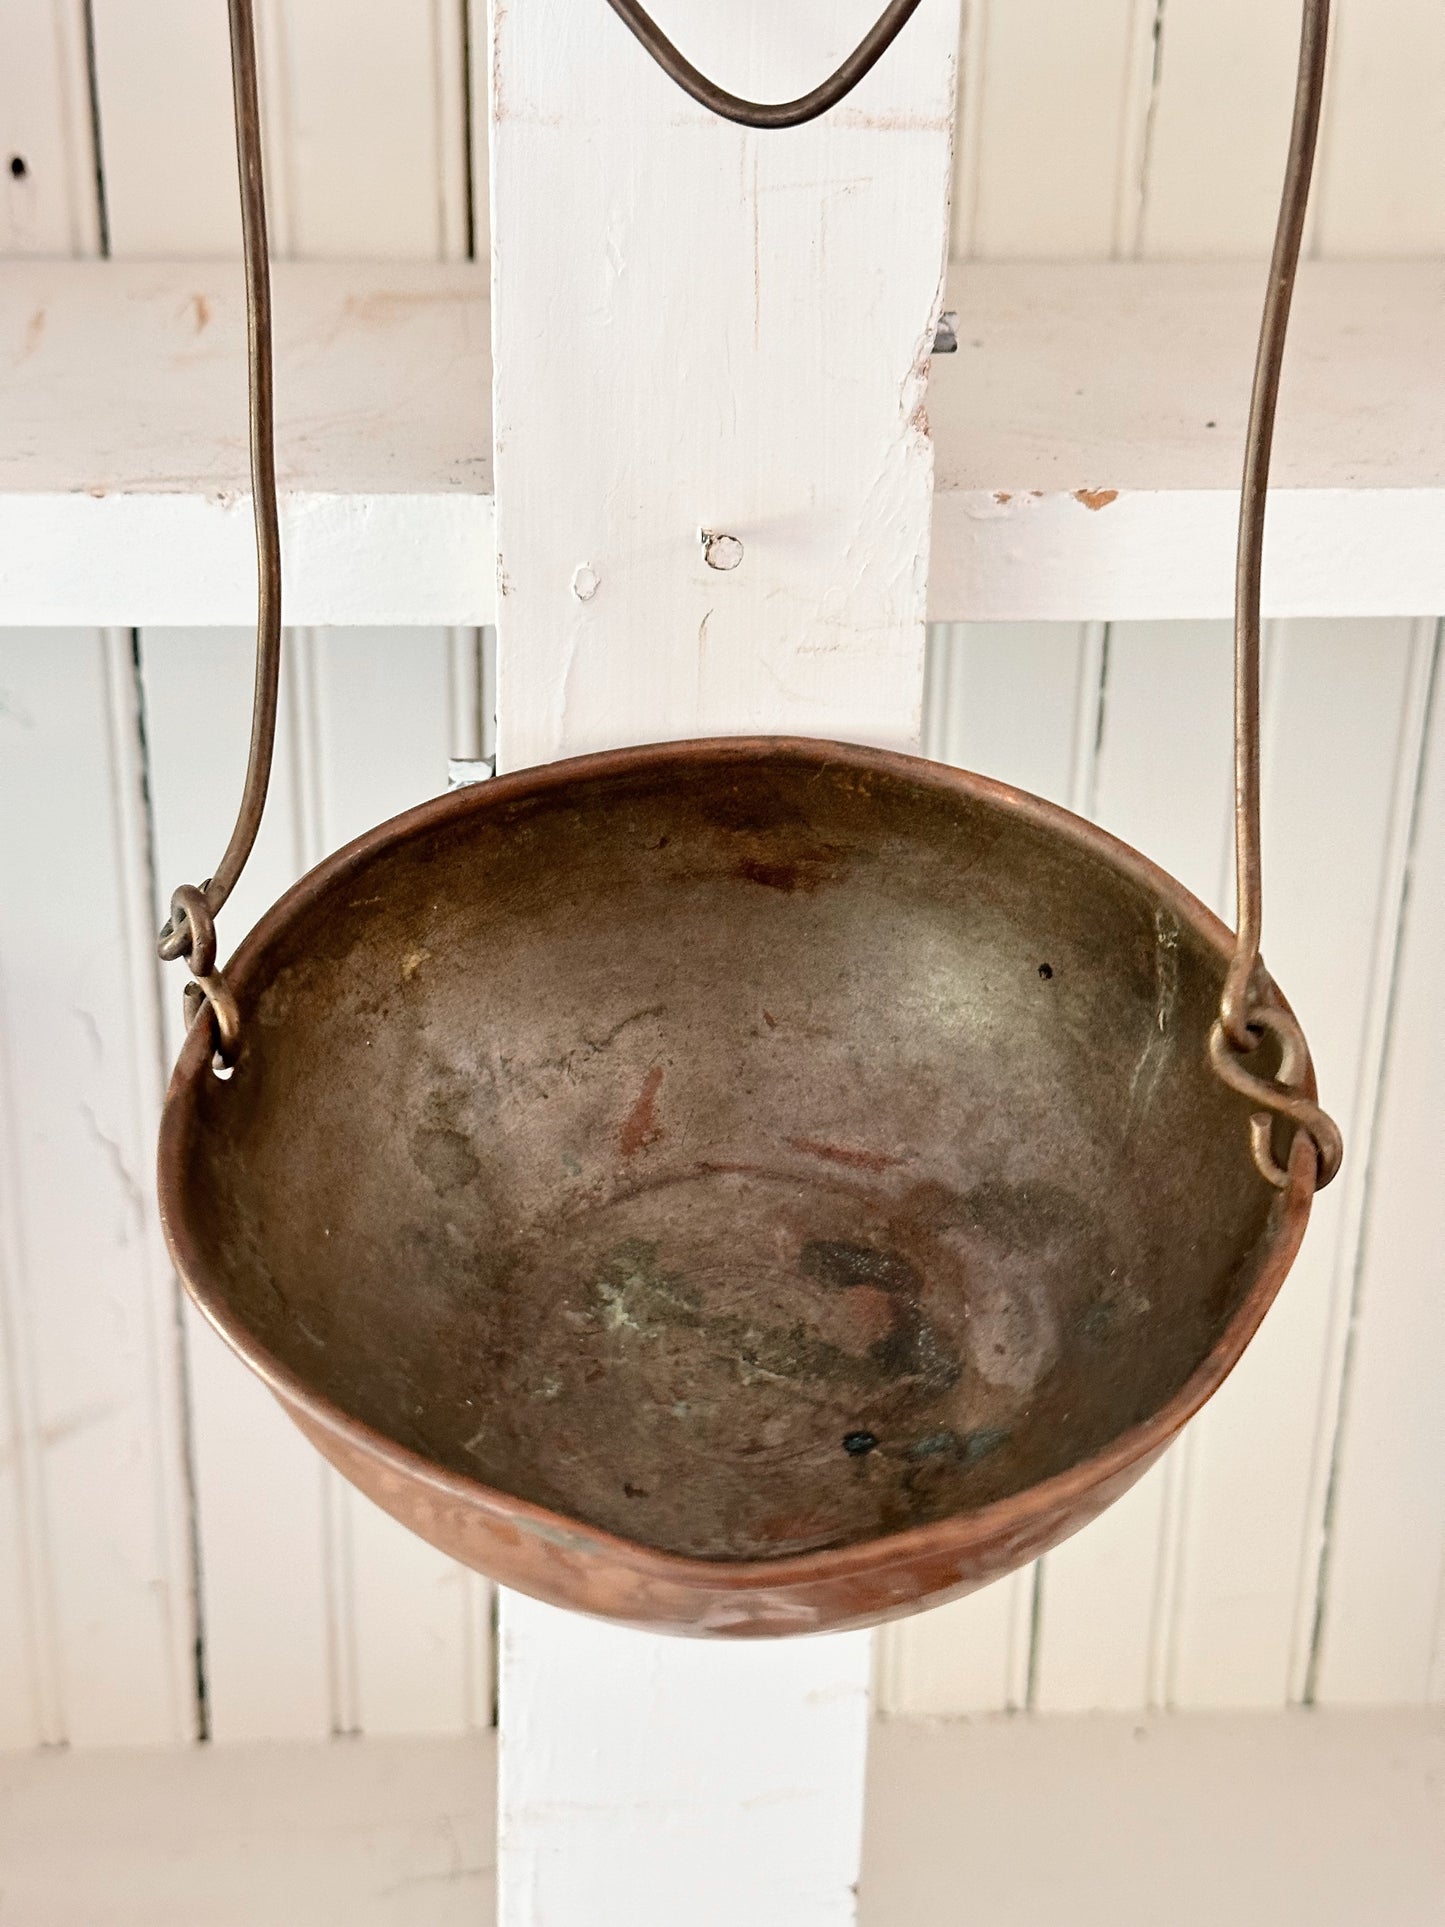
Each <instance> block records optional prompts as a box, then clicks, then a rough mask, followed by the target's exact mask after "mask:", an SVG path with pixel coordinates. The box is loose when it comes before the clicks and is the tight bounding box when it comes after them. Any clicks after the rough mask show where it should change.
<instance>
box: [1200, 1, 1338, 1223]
mask: <svg viewBox="0 0 1445 1927" xmlns="http://www.w3.org/2000/svg"><path fill="white" fill-rule="evenodd" d="M1329 17H1330V5H1329V0H1304V10H1303V17H1302V20H1301V23H1300V49H1299V76H1298V79H1297V81H1296V84H1295V99H1294V119H1293V123H1292V125H1291V128H1290V138H1289V159H1288V162H1287V164H1286V167H1285V177H1284V188H1283V190H1282V192H1281V195H1280V205H1279V222H1278V225H1277V226H1276V228H1275V236H1274V251H1273V254H1272V256H1271V258H1270V264H1269V285H1268V289H1267V291H1266V294H1265V300H1264V313H1263V315H1262V317H1261V319H1260V326H1259V347H1258V351H1257V353H1256V356H1255V364H1254V386H1253V389H1252V390H1251V393H1250V398H1249V428H1248V432H1247V434H1246V437H1245V451H1244V481H1243V486H1242V487H1241V490H1240V497H1239V545H1238V550H1237V553H1236V557H1235V573H1234V854H1235V875H1236V880H1237V886H1238V887H1237V898H1238V903H1239V925H1238V932H1237V935H1236V937H1235V941H1234V955H1233V957H1232V958H1231V960H1230V964H1229V970H1228V974H1227V975H1226V977H1225V980H1224V991H1223V994H1222V996H1221V998H1220V1002H1219V1020H1218V1022H1217V1023H1216V1024H1215V1025H1214V1027H1213V1029H1212V1030H1211V1032H1210V1034H1209V1061H1210V1064H1211V1065H1212V1066H1213V1068H1214V1071H1215V1073H1216V1075H1217V1076H1218V1077H1219V1078H1220V1079H1221V1080H1222V1081H1223V1082H1224V1083H1225V1084H1227V1085H1228V1086H1229V1088H1230V1089H1231V1090H1234V1091H1238V1092H1239V1093H1240V1094H1241V1095H1242V1096H1244V1097H1247V1098H1249V1099H1251V1100H1252V1101H1253V1102H1254V1103H1256V1104H1257V1105H1259V1107H1260V1108H1259V1110H1258V1111H1256V1113H1255V1114H1254V1116H1253V1118H1252V1119H1251V1122H1250V1149H1251V1151H1252V1152H1253V1155H1254V1161H1255V1163H1256V1165H1258V1167H1259V1170H1260V1172H1261V1174H1262V1175H1263V1176H1264V1177H1266V1178H1267V1179H1268V1180H1269V1182H1270V1183H1271V1184H1273V1185H1278V1186H1279V1187H1280V1188H1281V1189H1283V1188H1284V1187H1285V1186H1287V1185H1288V1183H1289V1181H1290V1179H1289V1173H1288V1172H1287V1171H1286V1170H1284V1169H1283V1168H1282V1167H1281V1165H1280V1164H1279V1162H1278V1160H1277V1159H1276V1158H1275V1156H1274V1151H1273V1148H1272V1139H1273V1124H1274V1119H1275V1118H1285V1119H1288V1120H1290V1121H1292V1122H1293V1123H1294V1124H1295V1125H1296V1127H1297V1131H1296V1136H1298V1132H1299V1131H1303V1132H1305V1133H1306V1135H1307V1136H1308V1137H1309V1138H1310V1139H1311V1140H1312V1141H1313V1144H1314V1148H1315V1163H1316V1168H1317V1176H1316V1180H1315V1183H1316V1189H1320V1188H1322V1187H1323V1186H1325V1185H1327V1184H1328V1183H1329V1182H1330V1180H1331V1178H1333V1177H1334V1175H1335V1173H1336V1172H1337V1171H1338V1170H1339V1168H1340V1160H1341V1158H1342V1156H1343V1152H1344V1147H1343V1141H1342V1139H1341V1137H1340V1133H1339V1129H1338V1127H1337V1126H1336V1125H1335V1123H1334V1121H1333V1119H1331V1118H1330V1117H1328V1116H1327V1115H1326V1114H1325V1112H1324V1111H1322V1110H1321V1109H1320V1107H1319V1105H1318V1104H1316V1103H1315V1102H1314V1101H1313V1099H1312V1098H1310V1097H1309V1096H1307V1095H1306V1091H1305V1087H1306V1085H1307V1083H1308V1081H1309V1072H1310V1060H1309V1050H1308V1048H1307V1047H1306V1045H1305V1040H1304V1034H1303V1033H1302V1031H1301V1030H1300V1027H1299V1025H1298V1024H1297V1023H1296V1022H1295V1020H1294V1018H1293V1017H1291V1016H1290V1015H1289V1013H1288V1012H1287V1011H1284V1010H1282V1009H1281V1008H1280V1007H1279V1006H1278V1005H1276V1004H1271V1003H1268V1002H1265V1001H1264V1000H1263V999H1262V998H1260V997H1259V996H1257V995H1256V986H1257V984H1258V982H1259V980H1260V978H1261V976H1263V974H1264V973H1263V968H1262V965H1261V963H1260V954H1259V950H1260V940H1261V936H1262V933H1263V927H1264V890H1263V882H1262V864H1261V858H1260V831H1259V802H1260V779H1259V628H1260V624H1259V604H1260V582H1261V578H1262V575H1263V566H1264V512H1265V505H1266V502H1267V500H1268V493H1269V460H1270V452H1271V449H1272V447H1273V444H1274V418H1275V408H1276V404H1277V402H1278V399H1279V378H1280V369H1281V367H1282V366H1283V362H1284V344H1285V335H1286V333H1287V331H1288V328H1289V310H1290V302H1291V299H1292V297H1293V295H1294V283H1295V273H1296V270H1297V269H1298V266H1299V255H1300V243H1301V241H1302V239H1303V237H1304V223H1305V209H1306V207H1307V205H1308V202H1309V190H1310V175H1311V173H1312V172H1313V169H1314V158H1315V146H1316V143H1317V140H1318V137H1319V125H1320V102H1321V100H1322V98H1323V94H1324V78H1325V51H1326V46H1327V42H1328V35H1329ZM1266 1036H1272V1037H1274V1038H1275V1039H1276V1040H1277V1041H1278V1043H1279V1045H1280V1047H1281V1058H1280V1068H1279V1072H1278V1074H1277V1076H1275V1077H1274V1078H1273V1079H1266V1078H1263V1077H1261V1076H1259V1075H1258V1074H1257V1073H1256V1072H1254V1071H1251V1070H1250V1069H1248V1068H1247V1066H1246V1065H1245V1064H1244V1062H1243V1061H1242V1060H1243V1059H1244V1058H1246V1057H1249V1056H1252V1055H1253V1053H1254V1052H1255V1051H1256V1050H1258V1049H1259V1047H1260V1045H1261V1044H1262V1043H1263V1042H1264V1041H1265V1038H1266ZM1290 1162H1291V1163H1293V1162H1294V1155H1293V1152H1291V1154H1290Z"/></svg>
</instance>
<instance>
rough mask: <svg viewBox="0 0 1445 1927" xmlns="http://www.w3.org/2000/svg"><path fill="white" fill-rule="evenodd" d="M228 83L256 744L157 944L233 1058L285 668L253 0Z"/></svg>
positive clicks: (241, 14)
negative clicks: (249, 897)
mask: <svg viewBox="0 0 1445 1927" xmlns="http://www.w3.org/2000/svg"><path fill="white" fill-rule="evenodd" d="M229 6H230V24H231V92H232V98H233V100H234V103H235V118H236V164H237V169H238V172H239V174H240V182H241V242H242V248H243V251H244V254H245V261H246V350H247V358H248V364H249V370H250V421H251V494H252V497H253V499H254V502H255V514H256V562H257V571H258V576H259V584H258V594H257V605H256V686H255V696H254V699H253V703H252V709H251V747H250V752H249V755H248V757H247V762H246V781H245V785H244V787H243V789H242V792H241V806H240V809H239V810H238V811H237V814H236V825H235V828H234V829H233V830H232V831H231V840H230V842H229V843H228V844H227V845H226V849H225V854H224V855H223V856H222V858H221V860H220V862H219V863H218V864H217V865H216V871H215V875H214V876H211V877H209V878H207V880H206V882H204V883H203V884H201V885H200V886H199V887H197V886H196V885H194V884H190V883H183V884H181V886H180V887H179V889H177V890H176V892H175V894H174V895H173V896H172V898H171V914H170V916H169V917H168V918H167V920H166V922H165V924H164V925H163V927H162V929H161V933H160V937H159V939H158V941H157V944H156V948H157V950H158V952H159V953H160V955H161V957H162V958H163V959H164V960H165V961H166V962H167V963H169V962H170V961H172V960H173V959H174V958H176V957H184V958H185V959H186V962H187V964H188V965H189V966H190V971H191V978H192V981H191V982H190V983H189V984H187V986H186V1009H187V1012H188V1014H189V1016H190V1019H191V1021H192V1022H194V1020H195V1017H196V1015H197V1013H198V1012H199V1011H200V1009H201V1008H202V1007H203V1006H206V1007H208V1008H209V1009H210V1012H211V1014H212V1017H213V1018H214V1021H215V1031H216V1054H217V1056H219V1057H220V1058H221V1059H222V1061H223V1062H225V1063H230V1062H232V1060H233V1059H234V1056H235V1051H236V1043H237V1038H238V1036H239V1032H240V1017H239V1013H238V1011H237V1009H236V1000H235V998H234V997H233V996H232V995H231V992H230V990H229V989H228V988H227V985H226V980H225V978H224V977H223V976H222V974H221V972H220V971H219V970H218V969H217V968H216V922H215V919H216V913H217V911H219V910H220V908H221V906H222V905H223V904H224V903H225V901H226V899H227V897H229V896H230V894H231V892H232V890H234V889H235V887H236V883H237V880H238V879H239V877H240V875H241V872H242V870H244V869H245V867H246V859H247V858H248V857H249V856H250V854H251V850H252V848H253V846H254V844H255V841H256V832H257V831H258V830H259V829H260V827H261V816H262V813H263V811H264V810H265V807H266V790H267V787H268V785H269V783H270V779H271V757H272V752H273V750H274V749H275V744H276V697H277V691H278V688H279V686H280V677H281V529H280V522H279V518H278V516H277V512H276V436H275V410H274V404H273V400H272V380H271V266H270V254H269V249H268V246H267V240H266V190H265V180H264V178H263V173H262V164H261V108H260V102H259V98H258V93H257V86H256V26H255V20H254V17H253V14H252V5H251V0H229Z"/></svg>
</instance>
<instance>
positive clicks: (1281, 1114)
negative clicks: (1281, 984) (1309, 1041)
mask: <svg viewBox="0 0 1445 1927" xmlns="http://www.w3.org/2000/svg"><path fill="white" fill-rule="evenodd" d="M1249 1026H1250V1032H1251V1036H1252V1043H1251V1046H1250V1049H1251V1051H1254V1050H1258V1049H1259V1047H1260V1046H1261V1045H1262V1044H1263V1043H1264V1042H1265V1039H1266V1038H1267V1037H1273V1038H1275V1039H1276V1041H1277V1042H1278V1044H1279V1046H1280V1063H1279V1070H1278V1071H1277V1072H1276V1073H1275V1075H1274V1077H1272V1078H1265V1077H1260V1076H1258V1075H1257V1074H1256V1073H1255V1072H1254V1071H1252V1070H1250V1069H1249V1068H1248V1066H1247V1065H1246V1064H1245V1062H1244V1059H1243V1057H1241V1055H1240V1054H1239V1052H1238V1050H1237V1049H1236V1047H1235V1044H1234V1041H1233V1039H1232V1038H1231V1037H1230V1036H1229V1034H1228V1032H1227V1031H1226V1030H1225V1028H1224V1020H1223V1018H1222V1017H1221V1018H1219V1019H1217V1020H1216V1021H1215V1023H1214V1025H1213V1028H1212V1029H1211V1030H1210V1033H1209V1061H1210V1063H1211V1065H1212V1066H1213V1067H1214V1073H1215V1075H1216V1076H1217V1077H1218V1078H1219V1080H1220V1082H1221V1083H1223V1084H1227V1085H1228V1086H1229V1088H1230V1090H1232V1091H1238V1092H1239V1094H1240V1096H1241V1097H1247V1098H1248V1099H1249V1100H1250V1101H1251V1103H1254V1104H1258V1105H1259V1106H1260V1108H1259V1110H1257V1111H1256V1112H1255V1113H1254V1115H1253V1116H1252V1117H1251V1118H1250V1120H1249V1148H1250V1150H1251V1151H1252V1152H1253V1154H1254V1161H1255V1163H1256V1164H1257V1165H1258V1166H1259V1169H1260V1171H1261V1173H1262V1174H1263V1175H1264V1176H1265V1177H1266V1178H1268V1179H1269V1181H1270V1183H1271V1184H1272V1185H1274V1186H1276V1187H1277V1188H1278V1189H1279V1190H1281V1191H1285V1190H1288V1188H1289V1183H1290V1173H1289V1168H1288V1166H1289V1164H1292V1163H1293V1162H1294V1153H1293V1147H1291V1152H1290V1157H1289V1159H1288V1162H1287V1163H1286V1164H1284V1165H1282V1164H1281V1163H1280V1162H1279V1160H1278V1159H1277V1158H1276V1157H1275V1155H1274V1121H1275V1119H1276V1118H1284V1119H1285V1120H1286V1121H1287V1122H1289V1123H1292V1124H1293V1125H1295V1127H1296V1136H1298V1134H1299V1133H1300V1132H1303V1133H1304V1134H1305V1136H1306V1137H1307V1138H1309V1140H1310V1141H1311V1143H1312V1145H1313V1147H1314V1154H1315V1163H1316V1166H1317V1175H1316V1177H1315V1188H1316V1190H1322V1189H1323V1187H1324V1186H1325V1185H1327V1184H1328V1183H1329V1182H1330V1179H1331V1178H1333V1177H1334V1175H1335V1173H1336V1172H1337V1171H1338V1170H1339V1168H1340V1162H1341V1160H1342V1158H1343V1157H1344V1153H1345V1146H1344V1140H1343V1139H1342V1138H1341V1136H1340V1131H1339V1126H1338V1125H1337V1124H1336V1123H1335V1121H1334V1119H1333V1118H1332V1117H1330V1116H1329V1115H1328V1114H1327V1113H1326V1112H1324V1111H1322V1110H1321V1109H1320V1107H1319V1105H1318V1104H1316V1103H1315V1101H1314V1099H1313V1098H1311V1097H1310V1096H1309V1094H1308V1092H1307V1090H1306V1089H1305V1086H1306V1084H1307V1082H1308V1079H1309V1068H1310V1054H1309V1048H1308V1046H1307V1045H1306V1043H1305V1039H1304V1032H1303V1031H1302V1030H1301V1029H1300V1027H1299V1025H1298V1023H1297V1022H1296V1021H1295V1019H1294V1017H1293V1016H1291V1014H1290V1013H1289V1011H1287V1010H1284V1009H1282V1008H1281V1007H1280V1006H1279V1005H1278V1004H1256V1005H1254V1006H1253V1008H1252V1009H1251V1011H1250V1015H1249Z"/></svg>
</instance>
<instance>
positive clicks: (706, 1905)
mask: <svg viewBox="0 0 1445 1927" xmlns="http://www.w3.org/2000/svg"><path fill="white" fill-rule="evenodd" d="M501 1638H502V1649H501V1678H502V1705H501V1713H502V1721H501V1729H502V1754H501V1771H500V1781H501V1801H500V1835H499V1849H498V1851H499V1862H500V1865H499V1876H498V1878H499V1893H498V1902H499V1906H498V1917H499V1919H500V1920H501V1921H502V1922H509V1921H511V1920H517V1921H525V1922H528V1923H532V1922H537V1923H543V1922H551V1921H558V1922H570V1921H574V1920H576V1921H582V1920H585V1921H587V1922H588V1923H589V1927H590V1923H596V1927H603V1924H604V1923H607V1927H611V1923H613V1922H616V1923H618V1927H622V1924H623V1923H630V1922H634V1921H636V1922H638V1923H645V1924H646V1927H664V1923H667V1927H672V1924H673V1923H676V1922H678V1921H687V1922H688V1923H689V1927H731V1924H732V1923H734V1922H738V1921H749V1922H753V1921H756V1922H758V1923H764V1922H766V1923H772V1922H777V1923H778V1924H779V1927H784V1924H786V1927H814V1923H832V1922H835V1921H838V1922H843V1921H849V1922H851V1921H852V1920H853V1919H854V1894H853V1891H852V1883H853V1882H855V1881H856V1879H857V1877H858V1857H859V1851H860V1840H861V1835H862V1827H863V1784H864V1759H865V1751H866V1740H867V1668H868V1645H869V1642H868V1636H867V1635H866V1634H865V1633H835V1634H830V1635H825V1636H823V1637H820V1638H813V1639H800V1640H776V1641H775V1640H759V1641H748V1642H746V1643H742V1642H737V1643H733V1642H727V1641H721V1640H719V1641H707V1642H705V1643H703V1642H697V1641H692V1640H688V1641H681V1640H675V1639H674V1640H666V1639H661V1638H659V1637H657V1636H656V1635H653V1634H647V1633H634V1632H629V1631H626V1630H624V1629H622V1628H619V1627H615V1626H604V1625H600V1624H598V1623H596V1622H594V1621H591V1620H585V1619H582V1618H580V1617H578V1616H577V1615H575V1614H566V1613H559V1612H557V1611H555V1610H554V1609H553V1608H552V1607H550V1606H543V1605H539V1604H538V1603H537V1602H536V1601H535V1600H531V1599H524V1598H522V1597H521V1596H520V1595H519V1594H516V1593H504V1594H503V1595H502V1631H501Z"/></svg>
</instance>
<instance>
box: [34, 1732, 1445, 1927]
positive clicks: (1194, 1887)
mask: <svg viewBox="0 0 1445 1927" xmlns="http://www.w3.org/2000/svg"><path fill="white" fill-rule="evenodd" d="M1442 1764H1445V1727H1442V1723H1441V1720H1440V1717H1439V1716H1438V1715H1432V1714H1429V1713H1425V1712H1387V1713H1374V1712H1324V1713H1316V1714H1303V1713H1290V1714H1284V1713H1280V1714H1243V1715H1234V1716H1229V1717H1223V1716H1219V1715H1205V1714H1195V1715H1190V1716H1185V1717H1175V1718H1170V1719H1165V1720H1148V1721H1143V1720H1139V1719H1137V1718H1130V1719H1117V1718H1115V1719H1107V1718H1106V1719H1071V1720H981V1721H966V1722H965V1721H955V1722H949V1723H940V1722H936V1721H921V1720H919V1721H914V1720H890V1721H889V1722H887V1723H886V1724H885V1725H884V1726H882V1727H880V1728H879V1729H877V1730H876V1731H875V1732H874V1735H873V1739H872V1748H871V1755H870V1761H869V1803H868V1826H867V1831H866V1836H865V1845H864V1865H863V1881H862V1890H861V1895H860V1900H861V1915H862V1922H863V1927H922V1924H924V1923H926V1927H969V1924H970V1923H972V1922H973V1921H975V1920H977V1919H979V1918H983V1919H986V1920H989V1921H997V1922H998V1923H1000V1927H1035V1924H1036V1923H1038V1922H1041V1921H1051V1922H1052V1921H1064V1920H1066V1921H1068V1922H1069V1923H1071V1927H1120V1923H1125V1924H1126V1927H1136V1923H1142V1922H1145V1921H1152V1920H1154V1919H1156V1918H1157V1917H1158V1910H1159V1904H1160V1899H1159V1897H1160V1895H1161V1894H1167V1895H1168V1896H1169V1902H1168V1905H1169V1918H1170V1921H1171V1922H1177V1923H1178V1927H1214V1923H1216V1922H1217V1921H1219V1920H1221V1919H1227V1920H1230V1921H1237V1922H1239V1923H1240V1927H1279V1924H1280V1923H1281V1922H1291V1923H1292V1922H1294V1921H1295V1920H1303V1919H1308V1920H1309V1921H1311V1922H1313V1923H1317V1927H1360V1923H1361V1922H1366V1921H1369V1922H1374V1921H1380V1922H1387V1923H1388V1927H1436V1923H1437V1921H1438V1918H1439V1905H1438V1901H1439V1894H1440V1891H1441V1887H1442V1883H1445V1862H1442V1841H1445V1824H1442V1822H1445V1810H1442V1805H1441V1785H1442ZM493 1773H494V1743H493V1742H492V1741H491V1740H490V1738H487V1739H481V1738H479V1739H476V1740H470V1741H465V1740H428V1741H404V1742H398V1741H395V1740H385V1741H378V1740H361V1741H355V1742H351V1743H347V1744H343V1745H334V1746H327V1745H309V1746H297V1745H292V1746H255V1747H227V1748H200V1749H195V1750H191V1751H186V1752H180V1751H170V1750H164V1751H161V1750H158V1751H153V1752H148V1753H134V1752H132V1753H129V1754H117V1753H96V1754H83V1753H82V1754H79V1755H77V1754H73V1753H54V1752H51V1753H44V1754H37V1755H33V1756H29V1757H21V1758H12V1759H8V1760H4V1761H0V1860H3V1863H4V1865H5V1869H6V1900H7V1901H8V1902H10V1903H12V1905H11V1906H8V1907H7V1908H6V1911H5V1912H4V1913H3V1914H0V1920H4V1921H5V1922H6V1927H10V1923H11V1921H12V1920H13V1921H14V1922H15V1923H16V1927H75V1923H76V1922H78V1921H83V1922H84V1923H85V1927H140V1924H141V1923H144V1927H196V1923H197V1922H198V1921H204V1922H205V1923H206V1927H273V1924H274V1923H277V1922H285V1923H286V1927H491V1923H492V1921H493V1919H494V1914H493V1911H492V1909H493V1895H492V1882H493V1865H494V1852H493V1838H492V1821H491V1799H490V1792H491V1786H492V1781H493ZM77 1838H83V1839H84V1840H85V1842H86V1851H85V1852H84V1853H82V1854H77V1853H76V1851H75V1842H76V1840H77Z"/></svg>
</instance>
